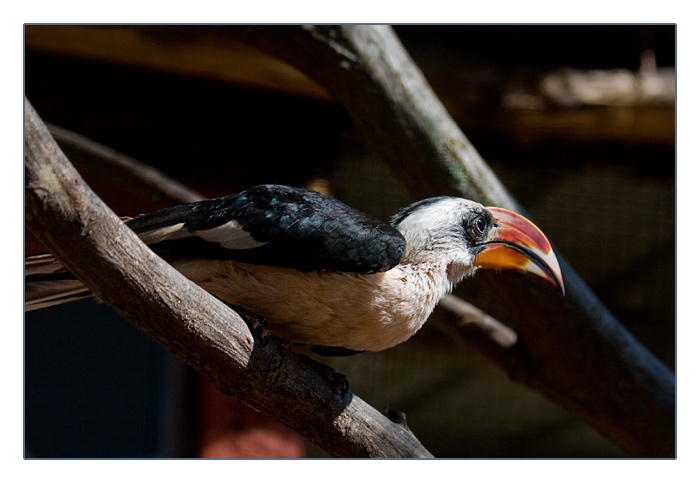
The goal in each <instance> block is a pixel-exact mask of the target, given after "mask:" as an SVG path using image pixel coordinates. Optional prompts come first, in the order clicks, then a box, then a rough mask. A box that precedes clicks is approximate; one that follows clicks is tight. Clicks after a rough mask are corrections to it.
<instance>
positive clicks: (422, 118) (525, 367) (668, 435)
mask: <svg viewBox="0 0 700 483" xmlns="http://www.w3.org/2000/svg"><path fill="white" fill-rule="evenodd" d="M218 32H219V34H220V35H221V36H224V37H225V36H229V37H232V38H235V39H240V40H243V41H245V42H248V43H250V44H252V45H254V46H255V47H257V48H259V49H261V50H262V51H264V52H267V53H269V54H272V55H275V56H278V57H280V58H281V59H283V60H285V61H286V62H289V63H290V64H292V65H293V66H295V67H297V68H299V69H300V70H302V71H303V72H305V73H306V74H307V75H308V76H309V77H310V78H311V79H312V80H314V81H316V82H317V83H318V84H319V85H321V86H323V87H324V88H326V89H327V90H328V92H329V93H330V94H331V95H332V96H334V97H335V98H336V99H337V100H338V101H340V102H341V103H342V104H343V105H344V107H345V108H346V110H347V111H348V113H349V114H350V116H351V117H352V118H353V120H354V121H355V126H356V127H357V129H358V130H359V131H360V133H361V134H362V135H363V136H364V139H365V140H366V142H367V143H368V145H369V146H370V147H371V148H373V149H374V150H375V151H376V152H377V153H379V154H381V155H382V156H383V158H384V159H385V160H386V161H387V163H388V164H389V166H391V167H392V168H394V171H395V173H396V175H397V176H398V177H399V178H400V179H401V180H402V181H403V182H404V184H405V185H406V186H407V187H408V188H409V189H410V190H411V192H412V193H413V194H414V195H415V196H416V198H421V197H427V196H434V195H444V194H448V195H459V196H464V197H467V198H471V199H475V200H478V201H481V202H483V203H486V204H490V205H497V206H502V207H505V208H508V209H511V210H515V211H521V212H522V210H521V209H519V205H518V203H517V201H516V200H515V199H513V197H512V196H511V195H510V194H509V193H508V191H507V190H506V189H505V188H504V187H503V186H502V185H501V183H500V181H499V180H498V179H497V177H496V176H495V175H494V174H493V172H492V171H491V170H490V169H489V167H488V166H487V165H486V163H485V162H484V161H483V159H482V158H481V157H480V156H479V154H478V153H477V152H476V150H475V149H474V148H473V146H472V145H471V144H470V143H469V141H468V140H467V138H466V137H465V136H464V134H463V133H462V132H461V131H460V129H459V128H458V127H457V125H456V124H455V123H454V121H453V120H452V119H451V118H450V116H449V115H448V114H447V112H446V111H445V109H444V107H443V106H442V104H441V103H440V101H439V100H438V98H437V97H436V96H435V94H434V93H433V91H432V90H431V89H430V87H429V86H428V84H427V82H426V81H425V79H424V77H423V75H422V73H421V72H420V70H419V69H418V68H417V66H416V65H415V64H414V63H413V61H412V60H411V58H410V57H409V56H408V54H407V53H406V51H405V50H404V48H403V46H402V45H401V43H400V42H399V40H398V39H397V38H396V36H395V35H394V33H393V31H392V29H391V28H390V27H388V26H370V25H350V26H304V27H293V26H277V27H259V26H252V27H233V28H223V27H222V28H220V29H219V30H218ZM558 257H559V260H560V265H561V268H562V272H563V274H564V280H565V283H566V289H567V294H566V297H561V296H560V295H559V294H557V293H555V292H554V291H552V290H546V289H543V287H542V286H541V285H539V284H537V283H534V282H533V281H531V280H529V279H527V280H526V279H524V277H509V276H504V275H502V274H493V273H490V274H487V273H484V274H480V275H479V276H478V279H479V280H480V282H481V283H480V285H481V288H474V290H477V291H478V294H479V299H480V301H481V300H483V301H484V302H485V304H481V303H480V305H481V306H482V307H483V308H485V309H486V311H487V312H488V313H489V314H491V315H493V316H494V317H495V318H497V319H498V320H501V321H504V322H507V323H508V324H509V325H511V326H512V327H513V328H514V329H515V330H516V332H517V333H518V337H519V343H518V344H517V347H518V350H519V354H520V357H519V360H518V363H519V364H520V365H519V368H516V369H515V370H514V368H513V367H512V366H505V365H504V368H505V369H506V370H508V371H509V373H510V374H512V375H513V376H514V377H516V378H517V379H518V380H520V381H521V382H523V383H525V384H527V385H528V386H530V387H532V388H534V389H536V390H538V391H540V392H542V393H544V394H545V395H547V396H548V397H549V398H551V399H553V400H554V401H555V402H558V403H559V404H561V405H562V406H564V407H566V408H567V409H569V410H570V411H571V412H573V413H574V414H576V415H577V416H579V417H580V418H582V419H584V420H585V421H587V422H589V423H590V424H591V425H592V426H593V427H595V428H597V429H598V431H600V432H601V433H602V434H604V435H605V436H607V437H608V438H609V439H610V440H612V441H613V442H615V443H617V444H618V445H619V446H620V447H622V448H623V449H625V450H627V451H628V452H629V453H630V454H631V455H635V456H646V457H658V456H664V457H672V456H674V454H675V376H674V374H673V373H672V372H671V371H670V370H669V369H668V368H667V367H666V366H664V365H663V364H662V363H660V362H659V361H658V360H657V359H656V358H655V357H654V356H653V355H652V354H651V353H649V351H648V350H647V349H646V348H644V347H643V346H641V345H640V344H639V342H637V341H636V340H635V339H634V338H633V337H632V336H631V335H630V334H629V332H627V330H625V329H624V328H623V327H622V326H621V325H620V324H619V322H618V321H617V320H616V319H615V317H614V316H613V315H612V314H611V313H610V312H608V311H607V309H606V308H605V307H604V306H603V305H602V304H601V302H600V301H599V300H598V299H597V298H596V296H595V295H594V294H593V293H592V292H591V290H590V289H589V288H588V286H587V285H586V284H585V283H584V282H583V281H582V280H581V278H580V277H579V276H578V275H577V274H576V272H575V271H574V270H573V269H572V268H571V266H570V265H569V264H568V263H566V261H565V260H563V258H562V257H561V254H558ZM511 360H512V359H511Z"/></svg>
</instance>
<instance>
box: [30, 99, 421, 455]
mask: <svg viewBox="0 0 700 483" xmlns="http://www.w3.org/2000/svg"><path fill="white" fill-rule="evenodd" d="M25 179H26V185H25V206H26V208H25V219H26V224H27V227H28V228H29V229H30V230H31V232H32V233H33V234H34V235H35V236H36V237H37V238H38V239H39V240H40V241H41V242H43V243H44V244H45V246H46V247H48V248H49V249H50V250H51V251H52V252H53V253H54V254H55V255H56V256H57V257H58V258H59V259H61V260H62V261H63V262H64V263H65V265H66V267H67V268H68V269H69V270H70V271H71V272H73V273H74V274H75V275H76V276H77V277H78V278H79V279H80V280H81V281H83V282H84V283H85V284H86V285H87V286H88V287H89V288H90V289H91V290H92V291H93V292H94V293H95V294H96V295H97V296H98V297H99V298H100V299H102V300H103V301H104V302H105V303H106V304H108V305H109V306H110V307H112V308H114V309H115V310H116V311H117V312H118V313H120V314H121V315H122V316H124V317H125V318H126V319H127V320H129V321H130V322H131V323H132V324H133V325H134V326H135V327H137V328H138V329H139V330H141V331H142V332H144V333H145V334H147V335H149V336H150V337H152V338H153V339H155V340H156V341H158V342H159V343H161V344H162V345H163V346H165V347H166V348H168V349H169V350H171V351H172V352H174V353H175V354H176V355H177V356H178V357H180V358H181V359H182V360H184V361H185V362H186V363H187V364H189V365H190V366H192V367H193V368H195V369H196V370H197V371H199V372H200V373H202V374H204V375H205V376H206V377H207V378H208V379H209V380H211V381H212V382H213V383H214V384H215V385H216V386H217V387H218V388H219V389H220V390H221V391H223V392H225V393H227V394H231V395H233V396H235V397H237V398H239V399H240V400H242V401H243V402H244V403H246V404H248V405H250V406H251V407H253V408H255V409H258V410H260V411H264V412H267V413H269V414H271V415H272V416H273V417H275V418H276V419H277V420H279V421H281V422H282V423H284V424H286V425H287V426H289V427H291V428H292V429H294V430H296V431H298V432H299V433H300V434H303V435H304V436H306V437H308V438H309V439H311V440H312V441H314V442H315V443H316V444H318V445H319V446H320V447H322V448H323V449H325V450H326V451H328V452H329V453H330V454H332V455H336V456H344V457H394V458H395V457H430V453H428V452H427V451H426V450H425V449H424V448H423V447H422V446H421V445H420V443H419V442H418V441H417V440H416V439H415V437H414V436H413V435H412V434H411V433H410V432H409V431H407V430H405V429H404V428H403V427H401V426H400V425H397V424H395V423H393V422H391V421H389V420H388V419H387V418H386V417H384V416H383V415H381V414H380V413H379V412H378V411H376V410H375V409H374V408H372V407H371V406H369V405H367V404H366V403H365V402H363V401H362V400H361V399H360V398H358V397H357V396H355V395H354V394H352V393H350V392H349V393H348V394H347V395H346V396H345V397H344V398H341V397H340V396H338V395H335V394H334V393H333V392H332V391H331V390H330V386H329V382H328V380H327V375H328V373H329V371H330V369H329V368H328V367H326V366H323V365H322V364H319V363H316V362H314V361H312V360H311V359H308V358H306V357H303V356H300V355H297V354H293V353H292V352H290V351H289V350H288V348H287V347H286V346H285V344H284V343H282V342H280V341H279V340H278V339H275V338H272V340H271V341H270V343H269V344H268V345H267V346H266V347H264V348H261V347H260V345H259V344H257V343H255V342H254V339H253V337H252V336H251V333H250V331H249V329H248V327H247V325H246V324H245V323H244V322H243V321H242V320H241V319H240V317H238V315H237V314H236V313H235V312H233V311H232V310H230V309H229V308H228V307H226V306H225V305H224V304H222V303H221V302H219V301H218V300H216V299H215V298H214V297H212V296H210V295H209V294H207V293H206V292H205V291H203V290H202V289H200V288H199V287H197V286H196V285H195V284H193V283H191V282H190V281H189V280H187V279H185V278H184V277H182V276H181V275H180V274H179V273H178V272H177V271H175V270H174V269H173V268H172V267H171V266H170V265H168V264H167V263H165V262H164V261H163V260H161V259H160V258H159V257H157V256H156V255H155V254H154V253H153V252H152V251H151V250H149V249H148V247H146V246H145V245H144V244H143V243H141V241H140V240H139V239H138V238H137V237H136V236H135V235H134V234H133V233H132V232H131V231H130V230H129V229H128V228H126V226H124V224H123V223H121V221H120V220H119V219H118V218H117V216H116V215H115V214H114V213H112V212H111V211H110V210H109V209H108V208H107V207H106V206H105V205H104V204H103V203H102V201H101V200H100V199H99V198H98V197H97V196H96V195H95V194H94V193H93V192H92V191H91V190H90V189H89V187H88V186H87V185H86V184H85V182H84V181H83V180H82V178H81V177H80V176H79V175H78V173H77V172H76V171H75V170H74V168H73V167H72V166H71V164H70V162H69V161H68V160H67V159H66V157H65V155H64V154H63V153H62V152H61V151H60V149H59V148H58V146H57V145H56V143H55V142H54V140H53V139H52V137H51V135H50V134H49V132H48V130H47V128H46V126H45V125H44V124H43V123H42V121H41V120H40V118H39V117H38V115H37V113H36V112H35V111H34V109H33V107H32V106H31V104H30V103H29V102H28V101H26V100H25Z"/></svg>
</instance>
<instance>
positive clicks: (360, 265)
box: [127, 185, 406, 273]
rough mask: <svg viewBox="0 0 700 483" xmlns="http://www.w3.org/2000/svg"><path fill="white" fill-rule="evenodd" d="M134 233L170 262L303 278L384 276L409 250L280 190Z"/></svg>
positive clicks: (143, 223) (364, 223)
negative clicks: (243, 265) (240, 266)
mask: <svg viewBox="0 0 700 483" xmlns="http://www.w3.org/2000/svg"><path fill="white" fill-rule="evenodd" d="M127 225H128V226H129V227H130V228H131V229H132V230H133V231H134V232H136V234H138V235H139V236H140V237H141V239H142V240H143V241H144V242H145V243H147V244H148V245H150V246H151V248H152V249H153V250H154V251H156V252H157V253H159V254H161V255H162V256H164V257H166V258H167V257H194V258H210V259H232V260H238V261H241V262H247V263H254V264H261V265H275V266H282V267H289V268H295V269H297V270H303V271H309V270H331V271H343V272H361V273H372V272H378V271H384V270H388V269H390V268H391V267H393V266H395V265H397V264H398V263H399V261H400V260H401V257H402V256H403V252H404V250H405V248H406V242H405V240H404V238H403V236H402V235H401V233H399V232H398V231H397V230H396V229H395V228H393V227H391V226H390V225H388V224H386V223H383V222H381V221H379V220H377V219H376V218H374V217H371V216H369V215H367V214H365V213H362V212H360V211H357V210H355V209H353V208H350V207H349V206H347V205H345V204H343V203H341V202H340V201H338V200H335V199H333V198H330V197H328V196H324V195H321V194H320V193H316V192H314V191H309V190H305V189H299V188H290V187H288V186H280V185H261V186H256V187H253V188H250V189H248V190H246V191H242V192H240V193H237V194H234V195H230V196H224V197H222V198H216V199H211V200H204V201H199V202H196V203H191V204H187V205H181V206H176V207H173V208H168V209H165V210H161V211H158V212H155V213H152V214H150V215H144V216H141V217H138V218H135V219H133V220H131V221H129V222H127Z"/></svg>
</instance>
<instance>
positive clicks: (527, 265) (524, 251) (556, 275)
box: [474, 207, 564, 294]
mask: <svg viewBox="0 0 700 483" xmlns="http://www.w3.org/2000/svg"><path fill="white" fill-rule="evenodd" d="M486 209H487V210H489V211H490V212H491V214H492V215H493V216H494V218H495V219H496V226H495V227H494V228H493V229H492V230H491V232H490V233H489V235H488V239H487V240H486V241H485V242H484V246H485V248H484V250H483V251H482V252H481V253H479V255H477V256H476V259H475V260H474V265H475V266H476V267H479V268H491V269H502V270H514V271H516V272H521V273H527V274H530V275H534V276H535V277H538V278H541V279H543V280H545V281H546V282H547V283H549V284H550V285H552V286H553V287H554V288H557V289H559V290H561V292H562V294H563V293H564V280H563V279H562V276H561V269H560V268H559V262H558V261H557V257H556V255H554V250H552V246H551V245H550V244H549V241H548V240H547V238H546V237H545V236H544V235H543V234H542V232H541V231H540V229H539V228H537V227H536V226H535V225H534V224H533V223H532V222H531V221H530V220H528V219H527V218H525V217H522V216H520V215H518V214H517V213H513V212H511V211H508V210H504V209H503V208H495V207H487V208H486Z"/></svg>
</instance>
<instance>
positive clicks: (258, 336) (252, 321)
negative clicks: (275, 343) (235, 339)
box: [229, 305, 270, 347]
mask: <svg viewBox="0 0 700 483" xmlns="http://www.w3.org/2000/svg"><path fill="white" fill-rule="evenodd" d="M229 307H231V308H232V309H233V310H234V311H235V312H236V313H237V314H238V315H240V316H241V318H242V319H243V320H244V321H245V322H246V323H247V324H248V327H249V328H250V332H251V333H252V334H253V338H254V339H255V340H257V341H258V343H259V344H260V347H265V346H266V345H267V343H268V342H269V341H270V330H269V329H268V328H267V322H266V321H265V319H264V318H262V317H261V316H260V315H258V314H256V313H253V312H251V311H250V310H248V309H244V308H243V307H241V306H239V305H229Z"/></svg>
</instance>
